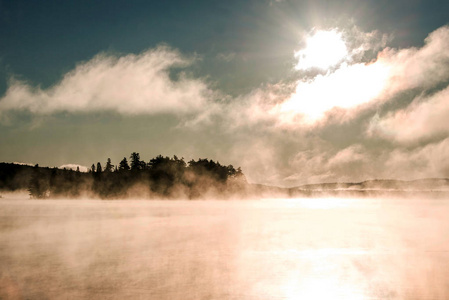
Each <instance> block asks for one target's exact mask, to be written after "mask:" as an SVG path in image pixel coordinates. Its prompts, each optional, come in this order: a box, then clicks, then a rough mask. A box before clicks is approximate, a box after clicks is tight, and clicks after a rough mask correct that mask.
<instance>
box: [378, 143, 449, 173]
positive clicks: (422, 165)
mask: <svg viewBox="0 0 449 300" xmlns="http://www.w3.org/2000/svg"><path fill="white" fill-rule="evenodd" d="M382 165H383V167H384V168H385V170H387V171H388V173H389V177H390V178H404V179H416V178H424V177H439V178H441V177H446V178H447V177H449V138H446V139H444V140H442V141H440V142H437V143H432V144H427V145H425V146H422V147H418V148H416V149H412V150H406V149H396V150H394V151H392V152H391V153H389V154H388V157H387V158H386V160H385V163H384V164H382Z"/></svg>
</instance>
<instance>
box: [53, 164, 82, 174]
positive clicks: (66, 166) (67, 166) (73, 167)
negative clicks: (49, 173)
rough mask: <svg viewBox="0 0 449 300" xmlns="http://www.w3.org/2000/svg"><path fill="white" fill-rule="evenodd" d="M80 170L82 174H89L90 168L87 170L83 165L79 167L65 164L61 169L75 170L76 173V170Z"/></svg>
mask: <svg viewBox="0 0 449 300" xmlns="http://www.w3.org/2000/svg"><path fill="white" fill-rule="evenodd" d="M77 168H79V169H80V172H87V171H88V170H89V168H87V167H86V166H82V165H77V164H65V165H62V166H60V167H59V169H68V170H74V171H76V169H77Z"/></svg>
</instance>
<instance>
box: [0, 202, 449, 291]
mask: <svg viewBox="0 0 449 300" xmlns="http://www.w3.org/2000/svg"><path fill="white" fill-rule="evenodd" d="M448 213H449V200H441V199H440V200H430V199H423V200H416V199H414V200H407V199H401V200H400V199H396V200H393V199H282V200H279V199H277V200H261V201H193V202H189V201H170V202H161V201H87V200H86V201H65V200H60V201H50V200H44V201H35V200H19V199H13V200H11V199H2V200H1V201H0V218H1V219H0V266H1V268H0V299H54V298H58V299H59V298H73V299H78V298H85V299H86V298H87V299H89V298H90V299H98V298H101V299H123V298H133V299H134V298H137V299H139V298H141V299H449V252H448V251H449V238H448V237H449V218H448V217H447V216H448Z"/></svg>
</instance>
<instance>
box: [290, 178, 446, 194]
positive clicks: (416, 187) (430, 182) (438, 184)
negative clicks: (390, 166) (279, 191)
mask: <svg viewBox="0 0 449 300" xmlns="http://www.w3.org/2000/svg"><path fill="white" fill-rule="evenodd" d="M293 190H303V191H309V190H314V191H317V190H332V191H334V190H400V191H406V190H412V191H431V190H444V191H449V179H448V178H424V179H416V180H410V181H406V180H394V179H373V180H366V181H362V182H356V183H349V182H333V183H318V184H306V185H301V186H299V187H296V188H293Z"/></svg>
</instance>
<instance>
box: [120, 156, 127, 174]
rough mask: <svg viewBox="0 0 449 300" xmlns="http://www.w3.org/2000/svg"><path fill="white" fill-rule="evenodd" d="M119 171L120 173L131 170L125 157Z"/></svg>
mask: <svg viewBox="0 0 449 300" xmlns="http://www.w3.org/2000/svg"><path fill="white" fill-rule="evenodd" d="M118 170H119V171H128V170H129V165H128V161H127V160H126V157H123V159H122V161H121V162H120V164H119V167H118Z"/></svg>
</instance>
